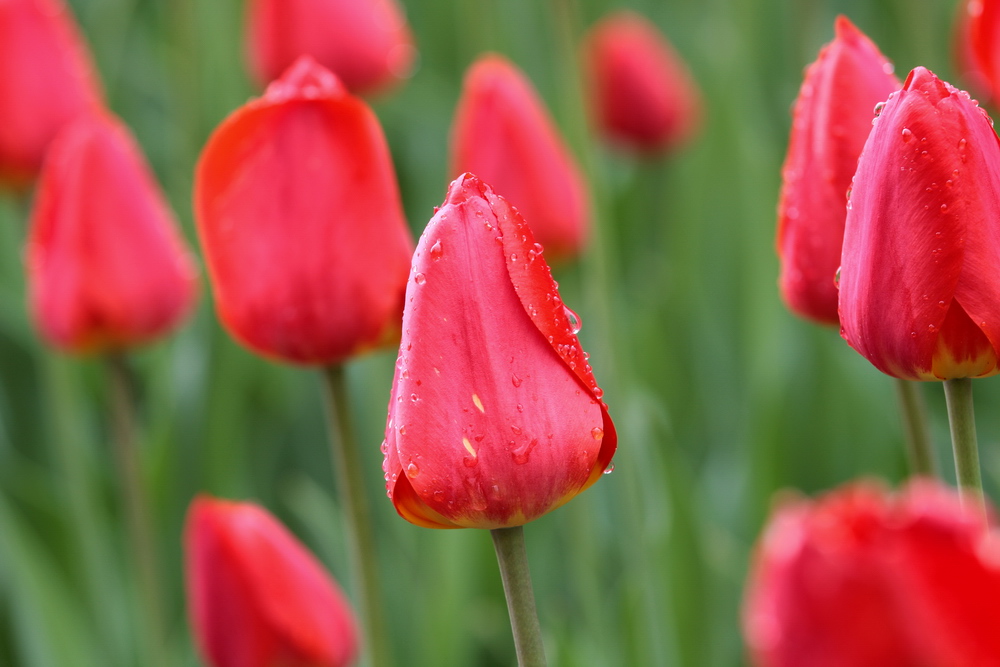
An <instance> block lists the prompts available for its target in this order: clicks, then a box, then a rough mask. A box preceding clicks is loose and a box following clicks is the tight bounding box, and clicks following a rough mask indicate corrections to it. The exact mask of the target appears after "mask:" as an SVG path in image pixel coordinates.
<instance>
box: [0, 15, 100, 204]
mask: <svg viewBox="0 0 1000 667" xmlns="http://www.w3.org/2000/svg"><path fill="white" fill-rule="evenodd" d="M100 98H101V95H100V91H99V86H98V83H97V79H96V77H95V76H94V71H93V65H92V63H91V61H90V55H89V53H88V52H87V49H86V47H85V46H84V43H83V40H82V39H81V37H80V35H79V33H78V31H77V28H76V26H75V24H74V23H73V19H72V17H71V16H70V15H69V12H68V11H67V10H66V8H65V6H64V5H63V2H62V0H3V2H0V183H3V182H7V183H11V184H14V185H25V184H27V183H28V182H30V181H31V180H32V179H34V178H35V176H36V175H37V174H38V172H39V171H40V170H41V167H42V160H43V159H44V157H45V151H46V150H47V149H48V146H49V143H50V142H51V141H52V139H53V138H54V137H55V135H56V133H57V132H58V131H59V130H60V129H61V128H62V127H63V126H64V125H66V123H68V122H69V121H71V120H73V119H74V118H76V117H77V116H79V115H81V114H85V113H91V112H94V111H97V110H98V109H99V108H100V105H101V100H100Z"/></svg>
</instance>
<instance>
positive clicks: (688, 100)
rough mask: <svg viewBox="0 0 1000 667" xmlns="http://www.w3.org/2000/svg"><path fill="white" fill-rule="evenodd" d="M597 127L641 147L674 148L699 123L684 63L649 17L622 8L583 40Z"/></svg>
mask: <svg viewBox="0 0 1000 667" xmlns="http://www.w3.org/2000/svg"><path fill="white" fill-rule="evenodd" d="M584 65H585V66H586V68H587V70H588V71H589V75H590V82H591V87H592V88H593V90H592V91H591V92H592V95H593V99H592V105H593V107H594V115H595V121H596V122H597V125H598V129H599V130H600V131H601V132H602V133H603V134H604V135H605V136H606V137H607V138H608V139H609V140H610V141H611V142H612V143H617V144H620V145H622V146H624V147H627V148H631V149H633V150H636V151H642V152H649V153H653V152H659V151H664V150H667V149H670V148H673V147H674V146H676V145H677V144H679V143H681V142H683V141H684V140H685V139H687V138H688V137H690V136H691V134H692V133H693V132H694V130H695V126H696V125H697V124H698V120H699V119H698V115H699V112H700V108H699V107H700V105H701V103H700V99H699V94H698V89H697V87H696V86H695V83H694V81H693V80H692V78H691V74H690V73H689V72H688V69H687V67H686V66H685V65H684V62H683V61H682V60H681V58H680V56H679V55H677V53H676V52H675V51H674V49H673V47H672V46H671V45H670V44H669V43H668V42H667V40H666V38H665V37H664V36H663V35H662V34H661V33H660V31H659V30H658V29H657V28H656V26H655V25H653V23H651V22H650V21H649V20H648V19H647V18H645V17H644V16H641V15H640V14H636V13H635V12H631V11H627V10H621V11H617V12H614V13H612V14H610V15H608V16H606V17H605V18H603V19H602V20H601V21H600V22H599V23H597V25H595V26H594V27H593V29H592V30H591V31H590V34H589V35H588V37H587V39H586V41H585V42H584Z"/></svg>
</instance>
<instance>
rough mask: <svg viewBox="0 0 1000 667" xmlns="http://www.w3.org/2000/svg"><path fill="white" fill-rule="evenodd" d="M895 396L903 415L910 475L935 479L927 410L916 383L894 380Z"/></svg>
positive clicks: (935, 466)
mask: <svg viewBox="0 0 1000 667" xmlns="http://www.w3.org/2000/svg"><path fill="white" fill-rule="evenodd" d="M896 395H897V396H898V398H899V409H900V411H901V412H902V414H903V431H904V433H905V436H906V454H907V458H908V459H909V461H910V474H911V475H914V476H918V477H937V476H938V470H937V461H936V460H935V459H934V448H933V447H932V446H931V438H930V433H929V430H928V428H927V409H926V407H925V405H924V399H923V396H922V395H921V394H920V387H919V386H918V385H917V383H916V382H911V381H909V380H901V379H898V378H897V379H896Z"/></svg>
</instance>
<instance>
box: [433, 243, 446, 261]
mask: <svg viewBox="0 0 1000 667" xmlns="http://www.w3.org/2000/svg"><path fill="white" fill-rule="evenodd" d="M442 254H444V250H442V249H441V239H438V240H437V241H435V242H434V245H432V246H431V259H434V260H438V259H441V255H442Z"/></svg>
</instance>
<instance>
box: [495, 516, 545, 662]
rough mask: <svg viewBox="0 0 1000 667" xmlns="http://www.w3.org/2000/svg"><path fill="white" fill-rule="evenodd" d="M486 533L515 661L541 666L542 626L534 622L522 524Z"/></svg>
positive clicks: (533, 608) (534, 612) (532, 596)
mask: <svg viewBox="0 0 1000 667" xmlns="http://www.w3.org/2000/svg"><path fill="white" fill-rule="evenodd" d="M490 535H491V536H492V537H493V548H494V549H496V552H497V562H498V563H499V564H500V577H501V578H502V579H503V592H504V595H506V596H507V612H508V613H509V614H510V627H511V630H512V631H513V633H514V646H515V648H516V649H517V664H518V665H520V667H545V647H544V646H543V645H542V629H541V627H540V626H539V624H538V611H537V610H536V609H535V593H534V591H533V590H532V588H531V572H529V571H528V553H527V551H526V550H525V548H524V527H523V526H514V527H513V528H495V529H493V530H491V531H490Z"/></svg>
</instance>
